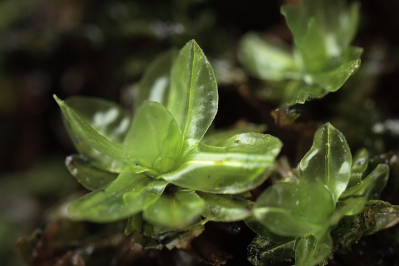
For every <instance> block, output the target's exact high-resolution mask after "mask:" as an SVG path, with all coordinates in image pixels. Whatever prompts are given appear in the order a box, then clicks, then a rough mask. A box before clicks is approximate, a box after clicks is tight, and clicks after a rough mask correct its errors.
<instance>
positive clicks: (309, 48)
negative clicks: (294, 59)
mask: <svg viewBox="0 0 399 266" xmlns="http://www.w3.org/2000/svg"><path fill="white" fill-rule="evenodd" d="M358 13H359V5H358V4H352V6H351V7H350V8H348V7H347V5H346V3H345V1H344V0H337V1H333V2H332V1H328V0H304V1H303V2H302V5H298V6H292V5H285V6H284V7H283V8H282V14H283V15H284V16H285V18H286V21H287V24H288V26H289V28H290V30H291V32H292V34H293V36H294V41H295V45H296V47H297V48H298V50H299V53H300V55H301V58H302V62H303V64H304V65H305V68H306V69H307V70H308V71H310V72H317V71H320V70H323V69H324V68H325V67H326V66H329V65H331V64H332V63H334V62H335V64H339V62H340V61H339V58H340V57H342V55H343V54H345V53H346V49H347V48H348V47H349V45H350V42H351V41H352V39H353V38H354V35H355V33H356V30H357V26H358V19H359V15H358ZM334 59H335V60H334ZM337 59H338V60H337ZM337 62H338V63H337Z"/></svg>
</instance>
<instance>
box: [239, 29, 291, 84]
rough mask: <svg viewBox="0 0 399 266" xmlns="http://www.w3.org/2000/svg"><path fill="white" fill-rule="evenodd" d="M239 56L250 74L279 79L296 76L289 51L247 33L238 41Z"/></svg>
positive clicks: (265, 78)
mask: <svg viewBox="0 0 399 266" xmlns="http://www.w3.org/2000/svg"><path fill="white" fill-rule="evenodd" d="M239 52H240V54H239V58H240V61H241V62H242V64H244V66H245V67H246V68H247V69H248V70H249V71H250V73H251V74H252V75H254V76H255V77H257V78H260V79H264V80H275V81H280V80H284V79H286V78H290V77H292V78H295V77H296V76H298V74H297V73H295V72H298V69H297V65H296V62H295V60H294V57H293V55H292V53H291V52H289V51H287V50H285V49H283V48H282V47H281V45H279V46H277V45H274V44H271V43H268V42H266V41H264V40H262V39H261V38H260V37H259V36H258V35H256V34H254V33H249V34H247V35H245V36H244V37H243V39H242V40H241V42H240V48H239Z"/></svg>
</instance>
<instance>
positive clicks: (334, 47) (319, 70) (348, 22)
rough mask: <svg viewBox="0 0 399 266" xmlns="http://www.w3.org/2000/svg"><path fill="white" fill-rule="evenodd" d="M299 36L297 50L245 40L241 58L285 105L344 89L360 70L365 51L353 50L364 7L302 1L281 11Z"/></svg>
mask: <svg viewBox="0 0 399 266" xmlns="http://www.w3.org/2000/svg"><path fill="white" fill-rule="evenodd" d="M281 13H282V14H283V15H284V17H285V20H286V22H287V24H288V27H289V29H290V31H291V33H292V35H293V39H294V48H293V49H292V50H290V49H288V48H286V47H284V45H281V44H276V43H274V42H273V41H265V40H263V39H262V38H261V37H260V36H259V35H257V34H255V33H249V34H247V35H246V36H244V37H243V39H242V41H241V44H240V51H239V52H240V59H241V62H242V64H243V65H244V67H245V68H246V69H247V70H248V71H249V72H250V73H251V74H252V75H253V76H254V77H257V78H259V79H261V80H265V81H268V82H269V83H270V84H271V87H272V88H273V89H272V90H273V92H272V95H274V96H272V97H274V98H276V97H277V98H278V99H279V100H280V101H281V102H282V103H283V104H285V105H293V104H297V103H304V102H306V101H308V100H311V99H314V98H322V97H323V96H325V95H326V94H328V93H330V92H335V91H337V90H338V89H340V88H341V87H342V86H343V84H344V83H345V82H346V80H347V79H348V78H349V77H350V76H351V75H352V74H353V73H354V72H355V71H356V70H357V69H358V68H359V66H360V55H361V53H362V49H361V48H358V47H354V46H351V42H352V40H353V38H354V36H355V33H356V30H357V27H358V21H359V4H358V3H353V4H351V5H347V4H346V2H345V0H339V1H330V0H302V1H301V3H300V4H299V5H285V6H283V7H282V9H281Z"/></svg>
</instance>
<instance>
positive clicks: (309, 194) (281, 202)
mask: <svg viewBox="0 0 399 266" xmlns="http://www.w3.org/2000/svg"><path fill="white" fill-rule="evenodd" d="M334 208H335V206H334V201H333V198H332V195H331V193H330V192H329V191H328V190H327V189H326V188H325V187H324V186H323V185H321V184H319V183H317V182H307V181H301V182H299V183H292V182H281V183H276V184H274V185H273V186H271V187H269V188H268V189H267V190H266V191H265V192H263V193H262V195H261V196H260V197H259V198H258V200H257V202H256V204H255V207H254V216H255V218H256V219H257V220H258V221H259V222H260V223H262V224H263V225H264V226H266V227H267V228H268V229H269V230H270V231H272V232H273V233H275V234H278V235H281V236H290V237H302V236H305V235H308V234H312V233H318V232H320V231H324V230H325V229H326V227H328V226H329V225H328V224H327V223H326V222H327V221H328V218H329V216H330V215H331V214H332V212H333V211H334Z"/></svg>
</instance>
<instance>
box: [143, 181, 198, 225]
mask: <svg viewBox="0 0 399 266" xmlns="http://www.w3.org/2000/svg"><path fill="white" fill-rule="evenodd" d="M204 208H205V203H204V201H203V200H202V199H201V198H200V197H199V196H198V195H197V194H196V193H195V192H194V191H190V190H184V189H180V188H176V190H175V191H173V192H169V193H164V194H163V195H162V196H161V197H160V198H159V199H158V200H157V201H156V202H155V203H154V204H152V205H151V206H149V207H148V208H146V209H145V210H144V218H145V219H146V220H147V221H149V222H151V223H153V224H156V225H161V226H165V227H167V228H176V229H181V228H184V227H186V226H189V225H190V224H192V223H193V222H195V220H196V219H198V218H199V217H200V215H201V213H202V212H203V210H204Z"/></svg>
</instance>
